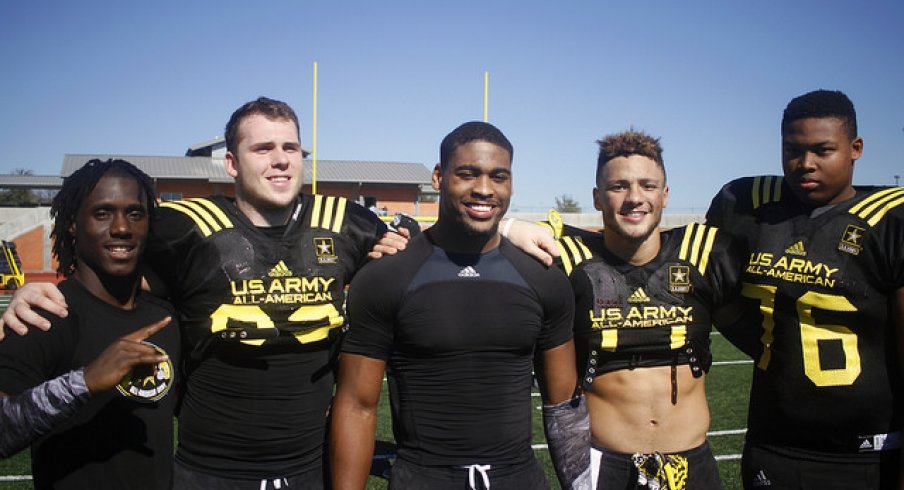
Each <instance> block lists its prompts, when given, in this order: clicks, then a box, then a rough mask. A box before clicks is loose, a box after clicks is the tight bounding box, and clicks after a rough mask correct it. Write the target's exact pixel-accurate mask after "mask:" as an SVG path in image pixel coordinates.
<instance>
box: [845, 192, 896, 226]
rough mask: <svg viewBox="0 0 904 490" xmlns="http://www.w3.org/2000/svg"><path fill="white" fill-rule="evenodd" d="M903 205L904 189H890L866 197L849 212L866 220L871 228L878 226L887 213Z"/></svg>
mask: <svg viewBox="0 0 904 490" xmlns="http://www.w3.org/2000/svg"><path fill="white" fill-rule="evenodd" d="M902 203H904V187H889V188H887V189H883V190H880V191H878V192H874V193H872V194H870V195H868V196H866V197H865V198H863V200H862V201H860V202H859V203H857V204H855V205H854V206H852V207H851V209H850V210H849V211H848V212H849V213H851V214H853V215H855V216H858V217H859V218H861V219H863V220H866V222H867V223H869V225H870V226H876V223H878V222H879V221H881V220H882V218H884V217H885V215H886V213H888V212H889V211H891V210H892V209H893V208H895V207H897V206H900V205H901V204H902Z"/></svg>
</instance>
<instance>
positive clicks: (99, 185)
mask: <svg viewBox="0 0 904 490" xmlns="http://www.w3.org/2000/svg"><path fill="white" fill-rule="evenodd" d="M154 196H155V194H154V187H153V183H152V182H151V180H150V178H149V177H148V176H147V175H145V174H144V173H143V172H141V171H140V170H138V169H137V168H135V167H134V166H133V165H132V164H130V163H128V162H126V161H123V160H107V161H100V160H91V161H89V162H88V163H87V164H86V165H85V166H83V167H82V168H80V169H79V170H77V171H75V172H74V173H73V174H72V175H71V176H69V177H67V178H66V180H65V181H64V183H63V187H62V189H61V190H60V192H59V193H58V194H57V195H56V197H55V198H54V200H53V204H52V206H51V211H50V212H51V216H52V217H54V218H55V222H54V227H53V231H52V232H51V235H52V237H53V240H54V243H53V252H54V255H55V256H56V258H57V260H58V262H59V268H58V269H57V272H58V273H59V274H61V275H63V276H64V277H65V278H66V279H65V280H64V281H63V282H61V283H60V285H59V288H60V291H61V292H62V294H63V296H64V297H65V299H66V302H67V303H68V305H69V315H68V316H67V317H66V318H64V319H61V318H58V317H56V316H53V315H46V318H47V319H48V320H49V321H50V322H51V323H52V324H53V326H54V328H52V329H51V330H49V331H39V330H36V331H34V332H32V333H30V334H29V335H27V336H24V337H19V336H15V335H13V336H11V338H9V339H8V340H7V341H6V342H3V343H2V344H0V392H2V393H0V397H2V398H0V453H2V456H4V457H6V456H9V455H11V454H13V453H15V452H16V451H18V450H20V449H22V448H24V447H25V446H27V445H29V444H31V446H32V471H33V474H34V482H35V487H36V488H39V489H41V488H54V489H69V488H71V489H83V488H122V489H148V490H160V489H166V488H169V486H170V483H171V479H172V460H173V456H172V450H173V428H172V419H173V409H174V407H175V403H176V396H175V393H174V392H173V391H172V390H170V388H171V386H172V384H173V381H174V374H175V373H174V366H176V365H178V355H179V331H178V328H174V327H170V328H168V329H165V330H161V329H163V327H165V326H166V325H167V324H168V323H169V322H170V319H171V318H172V317H174V316H175V315H174V312H173V310H172V307H171V306H170V305H169V304H168V303H165V302H162V301H160V300H158V299H156V298H153V297H151V296H149V295H142V294H139V285H140V276H139V274H138V272H137V266H138V263H139V261H140V259H141V256H142V253H143V251H144V248H145V241H146V238H147V234H148V225H149V221H150V214H151V213H152V211H153V209H154ZM113 388H115V389H113Z"/></svg>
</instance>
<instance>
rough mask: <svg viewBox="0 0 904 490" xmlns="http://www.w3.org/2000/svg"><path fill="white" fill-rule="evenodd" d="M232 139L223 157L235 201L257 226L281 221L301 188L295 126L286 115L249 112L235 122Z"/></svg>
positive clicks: (278, 223)
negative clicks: (232, 180)
mask: <svg viewBox="0 0 904 490" xmlns="http://www.w3.org/2000/svg"><path fill="white" fill-rule="evenodd" d="M236 140H237V144H236V149H235V151H234V152H232V151H229V152H226V159H225V164H226V171H227V172H228V173H229V175H231V176H232V177H233V178H235V194H236V205H237V206H238V208H239V209H240V210H241V211H242V213H244V214H245V215H246V216H247V217H248V218H249V219H250V220H251V222H252V223H254V224H255V225H257V226H273V225H281V224H284V223H285V222H286V220H287V219H288V216H289V213H291V211H292V207H291V205H292V203H293V202H294V201H295V198H296V197H297V196H298V194H299V192H301V184H302V182H301V179H302V172H301V170H302V166H301V165H302V164H301V161H302V153H301V142H300V141H299V138H298V127H297V126H295V123H294V122H293V121H291V120H288V119H268V118H267V117H265V116H263V115H261V114H252V115H250V116H247V117H245V118H244V119H242V121H241V122H240V123H239V125H238V130H237V137H236Z"/></svg>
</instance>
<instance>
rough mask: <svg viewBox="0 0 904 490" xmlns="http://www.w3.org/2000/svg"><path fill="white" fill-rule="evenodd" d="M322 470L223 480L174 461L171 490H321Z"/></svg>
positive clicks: (326, 486)
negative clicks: (265, 477)
mask: <svg viewBox="0 0 904 490" xmlns="http://www.w3.org/2000/svg"><path fill="white" fill-rule="evenodd" d="M324 488H328V485H325V484H324V474H323V469H322V468H315V469H313V470H310V471H308V472H307V473H302V474H300V475H293V476H286V477H273V478H267V479H262V480H244V479H234V478H223V477H221V476H215V475H210V474H207V473H202V472H200V471H195V470H193V469H191V468H189V467H187V466H185V465H183V464H181V463H180V462H178V461H176V463H175V467H174V469H173V490H323V489H324Z"/></svg>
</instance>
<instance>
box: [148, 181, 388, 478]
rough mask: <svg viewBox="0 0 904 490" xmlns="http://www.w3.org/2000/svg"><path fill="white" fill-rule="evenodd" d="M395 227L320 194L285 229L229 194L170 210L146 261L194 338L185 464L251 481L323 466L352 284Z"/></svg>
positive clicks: (184, 413) (157, 226)
mask: <svg viewBox="0 0 904 490" xmlns="http://www.w3.org/2000/svg"><path fill="white" fill-rule="evenodd" d="M385 229H386V228H385V225H384V224H383V223H382V222H381V221H380V220H379V219H378V218H377V217H376V216H375V215H374V214H373V213H371V212H369V211H367V210H366V209H364V208H363V207H361V206H358V205H357V204H354V203H352V202H349V201H347V200H346V199H344V198H337V197H328V196H319V195H317V196H312V195H303V196H301V197H300V198H299V200H298V202H297V203H296V208H295V213H294V214H293V215H292V217H291V219H290V220H289V223H288V224H287V225H286V226H284V227H280V228H276V229H264V228H258V227H256V226H254V225H253V224H252V223H251V222H250V221H249V220H248V219H247V218H246V217H245V216H244V215H243V214H242V213H241V212H239V210H238V209H237V208H236V207H235V203H234V202H233V201H232V200H230V199H227V198H225V197H222V196H217V197H211V198H208V199H200V198H199V199H189V200H185V201H175V202H166V203H163V204H162V205H161V208H160V210H159V212H158V213H157V219H156V220H155V222H154V224H153V227H152V231H153V237H152V238H151V239H150V240H148V252H147V257H148V261H149V263H150V265H151V267H152V268H153V270H154V271H155V272H156V273H158V274H159V275H160V276H161V279H162V280H163V282H164V284H165V287H166V289H167V290H168V292H169V293H170V295H171V298H172V300H173V303H174V304H175V305H176V308H177V310H178V311H179V315H180V318H181V320H182V327H183V331H184V332H185V338H186V340H187V342H186V344H187V345H186V352H187V354H186V357H188V359H187V362H186V382H185V393H184V398H183V403H182V407H181V411H180V414H179V447H178V450H177V453H176V459H177V460H178V461H179V462H180V463H182V464H185V465H187V466H189V467H191V468H193V469H195V470H197V471H201V472H205V473H210V474H216V475H225V476H228V477H230V478H249V479H260V478H267V477H271V476H274V475H295V474H299V473H303V472H305V471H308V470H311V469H314V468H316V467H319V466H320V464H321V461H322V457H323V451H322V449H323V442H324V438H325V425H326V412H327V409H328V407H329V403H330V399H331V396H332V389H333V372H332V367H333V366H332V357H331V347H332V346H333V345H334V340H335V339H336V338H337V337H338V336H339V334H340V333H341V332H342V329H343V328H344V326H345V324H346V321H345V314H344V310H343V302H344V299H345V286H346V285H347V284H348V282H349V281H350V280H351V278H352V276H353V275H354V273H355V272H356V271H357V270H358V268H360V267H361V266H362V265H363V263H364V262H365V261H366V259H367V252H368V251H370V249H371V248H372V247H373V245H374V244H375V243H376V241H377V239H379V237H380V236H382V234H383V233H384V232H385ZM277 233H278V235H277ZM221 335H224V336H226V337H227V338H226V339H223V338H221ZM243 335H247V337H243ZM233 337H234V338H233ZM189 353H190V354H189Z"/></svg>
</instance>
